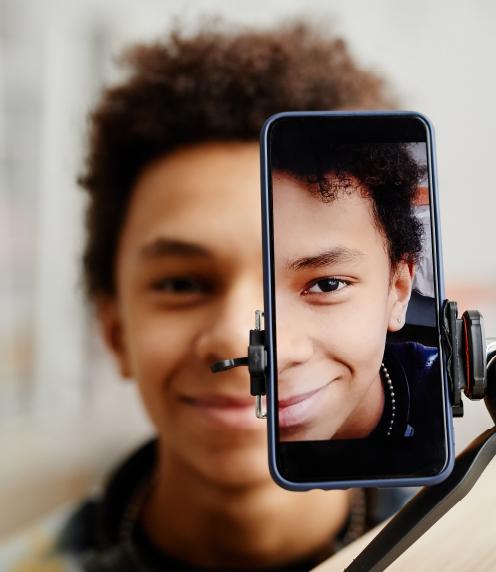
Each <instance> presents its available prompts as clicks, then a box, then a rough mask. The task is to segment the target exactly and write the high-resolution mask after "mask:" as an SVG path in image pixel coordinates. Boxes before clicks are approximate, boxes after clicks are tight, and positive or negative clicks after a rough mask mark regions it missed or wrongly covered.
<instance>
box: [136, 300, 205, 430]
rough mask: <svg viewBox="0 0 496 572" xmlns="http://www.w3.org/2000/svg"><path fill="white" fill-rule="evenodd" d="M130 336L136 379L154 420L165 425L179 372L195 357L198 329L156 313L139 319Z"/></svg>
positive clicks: (145, 314) (180, 320)
mask: <svg viewBox="0 0 496 572" xmlns="http://www.w3.org/2000/svg"><path fill="white" fill-rule="evenodd" d="M130 326H131V324H130ZM129 332H130V334H129V336H128V347H129V356H130V365H131V370H132V374H133V377H134V378H135V379H136V381H137V383H138V387H139V390H140V393H141V395H142V398H143V401H144V403H145V406H146V408H147V410H148V412H149V414H150V416H151V418H152V420H153V421H154V423H155V424H156V425H161V424H162V421H163V419H162V418H163V417H164V411H166V410H167V409H169V408H170V407H171V404H172V403H173V393H174V389H175V386H174V380H175V379H176V377H177V373H176V372H177V371H178V370H181V368H182V366H183V364H184V363H188V360H189V359H190V357H191V347H192V343H193V339H194V337H195V329H194V328H193V325H192V324H191V323H190V322H189V321H188V320H184V319H178V318H177V317H172V316H170V315H167V314H164V313H161V312H160V311H156V312H146V313H143V314H142V315H141V317H140V318H139V319H135V320H134V321H133V323H132V327H130V328H129Z"/></svg>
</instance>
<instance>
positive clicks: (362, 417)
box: [262, 113, 452, 488]
mask: <svg viewBox="0 0 496 572" xmlns="http://www.w3.org/2000/svg"><path fill="white" fill-rule="evenodd" d="M262 154H263V159H264V161H263V168H264V171H265V176H264V180H265V192H264V215H265V217H264V218H265V230H264V232H265V236H264V243H265V244H264V247H265V249H264V250H265V252H264V262H265V272H266V279H265V281H266V308H265V316H266V329H267V332H268V339H269V342H270V343H269V347H270V351H269V353H270V359H269V362H270V367H269V370H270V371H269V373H270V378H271V380H270V391H269V401H270V404H269V411H270V415H269V423H270V433H271V447H272V449H273V450H272V470H273V473H274V474H275V475H276V476H277V478H278V480H279V481H280V482H282V483H283V484H285V485H286V486H287V485H288V484H289V486H292V485H295V486H296V487H297V486H298V484H302V485H307V487H308V485H309V483H313V486H327V487H329V488H330V487H331V486H335V485H337V484H341V486H345V485H346V484H349V483H350V482H351V481H353V482H355V481H357V482H361V481H363V482H371V483H378V482H383V484H385V485H386V484H391V480H394V481H396V482H397V484H415V483H418V484H421V483H427V482H430V481H432V479H437V480H440V475H444V476H447V474H448V472H447V471H448V470H449V467H448V465H449V463H450V457H452V450H450V449H452V444H451V441H452V437H451V436H452V428H451V422H452V421H451V415H450V411H449V407H448V405H447V401H446V400H447V395H446V384H445V373H444V366H443V354H442V348H441V345H440V331H439V311H440V305H441V301H442V300H443V292H442V284H441V281H440V273H441V268H440V260H439V243H438V240H437V234H438V232H437V225H436V221H437V205H436V202H435V194H434V192H435V178H434V167H433V142H432V136H431V128H430V126H429V124H428V122H427V121H426V120H425V119H424V118H423V117H422V116H420V115H417V114H414V113H410V114H409V113H390V114H388V113H321V114H319V113H304V114H298V113H290V114H281V115H279V116H276V117H275V118H273V119H272V120H270V121H269V122H268V124H267V125H266V128H265V130H264V134H263V137H262Z"/></svg>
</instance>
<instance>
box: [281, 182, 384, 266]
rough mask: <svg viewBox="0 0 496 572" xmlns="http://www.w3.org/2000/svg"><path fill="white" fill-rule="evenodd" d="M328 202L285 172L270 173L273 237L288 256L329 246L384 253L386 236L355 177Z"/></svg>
mask: <svg viewBox="0 0 496 572" xmlns="http://www.w3.org/2000/svg"><path fill="white" fill-rule="evenodd" d="M349 182H350V186H349V187H348V188H347V189H346V191H345V192H342V193H338V194H337V196H336V197H335V198H334V199H333V200H332V201H329V202H323V201H322V199H321V198H320V196H319V195H318V193H315V192H314V190H315V189H314V188H310V186H309V185H306V184H305V183H304V182H302V181H300V180H298V179H296V178H294V177H292V176H291V175H289V174H286V173H282V172H276V173H275V174H274V175H273V183H272V186H273V212H274V240H275V241H276V249H277V251H279V252H282V251H283V250H284V252H285V253H287V255H288V256H292V255H294V256H296V255H301V253H302V252H304V254H308V255H311V254H313V253H314V252H315V251H317V250H322V251H323V250H326V249H329V248H331V247H337V246H339V247H345V248H349V249H356V250H360V251H362V252H364V253H365V254H370V255H371V256H372V255H374V256H386V255H387V247H386V240H385V237H384V235H383V233H382V232H381V230H380V228H379V227H378V224H377V222H376V219H375V216H374V212H373V203H372V199H370V198H368V197H367V195H366V193H364V189H363V186H362V185H361V184H360V182H359V181H358V180H357V179H354V178H353V177H350V179H349Z"/></svg>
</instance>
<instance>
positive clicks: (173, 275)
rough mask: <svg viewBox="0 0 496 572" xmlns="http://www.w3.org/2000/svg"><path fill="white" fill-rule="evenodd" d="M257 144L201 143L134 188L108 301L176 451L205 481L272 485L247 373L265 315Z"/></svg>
mask: <svg viewBox="0 0 496 572" xmlns="http://www.w3.org/2000/svg"><path fill="white" fill-rule="evenodd" d="M259 181H260V178H259V149H258V144H257V143H211V144H200V145H196V146H191V147H188V148H184V149H181V150H178V151H175V152H172V153H170V154H169V155H167V156H165V157H164V158H162V159H161V160H159V161H157V162H155V163H154V164H152V165H149V166H148V167H147V168H146V169H145V170H144V171H143V172H142V174H141V176H140V177H139V179H138V180H137V182H136V185H135V187H134V189H133V193H132V197H131V201H130V204H129V209H128V213H127V217H126V221H125V223H124V227H123V230H122V234H121V237H120V242H119V246H118V253H117V264H116V280H117V295H116V297H115V299H110V300H106V301H103V302H102V303H101V305H100V312H99V315H100V319H101V322H102V324H103V330H104V333H105V338H106V340H107V343H108V344H109V345H110V346H111V348H112V350H113V351H114V353H115V354H116V356H117V359H118V363H119V365H120V369H121V372H122V374H123V375H125V376H129V377H133V378H134V379H135V380H136V381H137V384H138V387H139V390H140V393H141V396H142V399H143V402H144V405H145V407H146V409H147V412H148V414H149V416H150V418H151V419H152V422H153V423H154V425H155V427H156V429H157V431H158V433H159V436H160V439H161V442H162V444H163V445H164V446H165V448H166V450H167V451H168V454H170V455H171V456H174V457H175V458H176V459H177V460H178V461H179V462H181V463H185V464H187V465H188V466H189V467H192V468H193V469H194V470H195V471H197V472H198V473H199V474H200V475H201V476H202V477H203V478H207V479H213V480H216V481H222V482H224V483H228V484H243V483H246V482H249V481H253V480H257V479H266V478H267V476H268V472H267V460H266V459H267V454H266V424H265V423H264V422H263V421H261V420H259V419H257V418H256V417H255V412H254V398H253V397H250V393H249V376H248V371H247V368H236V369H233V370H230V371H227V372H224V373H218V374H212V373H211V372H210V369H209V366H210V365H211V364H212V363H213V362H215V361H218V360H221V359H226V358H232V357H241V356H245V355H246V353H247V344H248V331H249V329H250V328H252V327H253V323H254V312H255V310H256V309H261V308H263V287H262V260H261V231H260V191H259V189H260V182H259Z"/></svg>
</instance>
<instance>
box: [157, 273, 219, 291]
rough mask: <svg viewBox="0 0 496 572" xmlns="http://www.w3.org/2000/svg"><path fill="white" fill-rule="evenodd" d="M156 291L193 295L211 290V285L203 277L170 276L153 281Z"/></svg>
mask: <svg viewBox="0 0 496 572" xmlns="http://www.w3.org/2000/svg"><path fill="white" fill-rule="evenodd" d="M151 288H152V290H154V291H155V292H160V293H165V294H176V295H188V294H189V295H191V294H202V293H205V292H210V290H211V288H210V285H209V284H208V283H207V282H206V281H205V280H203V279H201V278H195V277H193V276H169V277H166V278H161V279H160V280H157V281H155V282H153V283H152V285H151Z"/></svg>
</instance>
